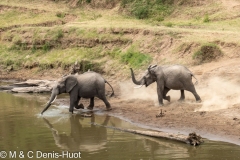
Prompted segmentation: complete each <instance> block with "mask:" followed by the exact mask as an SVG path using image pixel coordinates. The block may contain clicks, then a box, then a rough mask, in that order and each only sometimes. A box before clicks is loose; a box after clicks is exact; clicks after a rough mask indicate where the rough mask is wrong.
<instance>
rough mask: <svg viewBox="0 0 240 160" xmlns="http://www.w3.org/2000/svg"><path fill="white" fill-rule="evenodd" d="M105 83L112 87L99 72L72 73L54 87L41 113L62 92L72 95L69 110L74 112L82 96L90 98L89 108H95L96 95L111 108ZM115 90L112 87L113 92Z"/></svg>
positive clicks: (108, 108)
mask: <svg viewBox="0 0 240 160" xmlns="http://www.w3.org/2000/svg"><path fill="white" fill-rule="evenodd" d="M105 83H107V84H108V85H109V86H110V87H111V88H112V86H111V85H110V84H109V83H108V82H107V81H106V80H105V79H104V78H103V77H102V76H101V75H100V74H98V73H96V72H92V71H88V72H85V73H83V74H80V75H70V76H66V77H64V78H62V79H61V80H60V81H58V83H57V84H56V85H55V86H54V87H53V89H52V94H51V98H50V100H49V101H48V103H47V106H46V107H45V108H44V109H43V111H42V112H41V114H43V113H44V112H45V111H46V110H47V109H48V108H49V107H50V106H51V104H52V103H53V101H54V100H55V99H56V98H57V95H59V94H61V93H69V95H70V107H69V112H72V113H73V108H74V107H75V108H79V106H78V102H79V101H80V99H81V98H90V105H89V106H88V107H87V108H88V109H93V107H94V97H98V98H99V99H101V100H102V101H103V102H104V103H105V105H106V108H107V110H111V109H112V108H111V105H110V103H109V102H108V101H107V99H106V96H105ZM113 95H114V91H113V88H112V94H111V95H110V96H113Z"/></svg>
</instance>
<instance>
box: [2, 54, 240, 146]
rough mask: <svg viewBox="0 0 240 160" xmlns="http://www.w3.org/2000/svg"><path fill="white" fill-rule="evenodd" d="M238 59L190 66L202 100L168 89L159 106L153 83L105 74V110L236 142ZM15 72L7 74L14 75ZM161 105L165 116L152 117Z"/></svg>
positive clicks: (239, 128)
mask: <svg viewBox="0 0 240 160" xmlns="http://www.w3.org/2000/svg"><path fill="white" fill-rule="evenodd" d="M239 62H240V59H239V58H238V59H226V58H225V59H221V60H219V61H218V62H212V63H206V64H203V65H198V66H194V67H191V68H190V70H191V71H192V72H193V73H194V74H195V75H196V77H197V78H198V80H199V84H198V85H197V86H196V90H197V92H198V93H199V95H200V96H201V98H202V100H203V102H202V103H196V102H195V99H194V96H193V95H191V94H190V93H186V100H185V101H184V102H178V101H177V100H178V98H179V97H180V92H179V91H170V92H169V93H168V95H170V96H171V102H170V103H169V102H166V101H164V103H165V106H164V107H159V106H158V105H157V104H158V102H157V94H156V85H155V84H153V85H151V86H150V87H147V88H145V87H142V88H141V89H134V88H133V87H134V84H133V83H132V82H131V80H130V79H125V80H123V81H117V80H114V79H113V78H111V77H107V79H108V81H109V82H110V83H111V84H112V86H113V87H114V90H115V96H114V97H112V98H109V102H110V103H111V105H112V108H113V110H112V111H109V112H106V113H107V114H109V115H111V116H116V117H119V118H122V119H124V120H127V121H130V122H132V123H135V124H137V125H141V126H144V127H146V128H153V129H155V130H161V131H167V132H173V133H182V134H188V133H190V132H196V133H197V134H200V135H201V136H202V137H204V138H208V139H212V140H220V141H227V142H231V143H235V144H238V145H240V63H239ZM10 73H11V72H10ZM54 73H57V72H56V71H55V72H54ZM19 74H20V72H19V73H18V74H8V75H9V77H11V76H12V77H11V78H14V76H15V78H17V77H18V76H19ZM58 74H60V73H58ZM52 75H53V74H42V76H39V77H38V76H35V77H34V79H37V78H41V79H43V78H44V79H55V78H56V77H53V76H52ZM6 77H7V74H6V75H5V78H6ZM139 77H140V76H138V77H137V78H139ZM18 78H19V77H18ZM107 91H109V92H110V89H109V88H107ZM82 102H83V103H84V105H85V107H86V106H87V105H88V104H89V100H83V101H82ZM56 103H59V104H66V105H69V99H68V98H67V99H57V100H56ZM95 108H98V109H100V110H104V109H105V106H104V103H103V102H102V101H100V100H98V99H97V98H96V103H95ZM161 109H162V111H163V113H164V114H165V116H164V117H161V118H156V114H158V113H159V111H160V110H161Z"/></svg>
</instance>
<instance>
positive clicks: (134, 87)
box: [134, 85, 143, 89]
mask: <svg viewBox="0 0 240 160" xmlns="http://www.w3.org/2000/svg"><path fill="white" fill-rule="evenodd" d="M142 86H143V85H140V86H137V87H134V88H136V89H139V88H141V87H142Z"/></svg>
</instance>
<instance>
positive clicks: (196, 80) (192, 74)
mask: <svg viewBox="0 0 240 160" xmlns="http://www.w3.org/2000/svg"><path fill="white" fill-rule="evenodd" d="M191 76H192V77H194V78H195V79H196V82H195V85H197V84H198V80H197V78H196V77H195V76H194V74H192V73H191Z"/></svg>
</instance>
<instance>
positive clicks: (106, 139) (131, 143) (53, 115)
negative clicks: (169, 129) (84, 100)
mask: <svg viewBox="0 0 240 160" xmlns="http://www.w3.org/2000/svg"><path fill="white" fill-rule="evenodd" d="M48 97H49V95H42V94H12V93H7V92H0V156H2V157H3V156H6V158H5V159H70V158H72V159H79V158H80V157H81V159H84V160H85V159H86V160H87V159H91V160H93V159H98V160H118V159H119V160H125V159H129V160H131V159H132V160H135V159H136V160H141V159H182V160H185V159H204V160H208V159H209V160H216V159H217V160H221V159H222V160H226V159H229V160H234V159H236V160H237V159H240V146H238V145H234V144H230V143H225V142H215V141H210V140H206V139H205V143H203V144H202V145H200V146H197V147H193V146H190V145H187V144H184V143H181V142H176V141H171V140H166V139H157V138H151V137H147V136H141V135H136V134H132V133H126V132H121V131H118V130H114V129H111V128H105V127H102V126H100V125H107V126H114V127H121V128H130V129H142V128H139V127H137V126H135V125H133V124H131V123H129V122H126V121H123V120H121V119H118V118H115V117H110V116H107V115H105V114H103V113H102V112H101V110H95V112H94V116H93V117H82V116H80V114H74V115H71V114H69V113H68V106H62V105H59V106H52V107H50V108H49V109H48V111H46V112H45V113H44V116H41V115H40V114H39V113H40V112H41V111H42V109H43V108H44V103H46V102H47V100H48ZM92 122H94V123H96V124H99V125H93V124H92ZM23 157H24V158H23ZM0 159H1V158H0Z"/></svg>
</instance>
